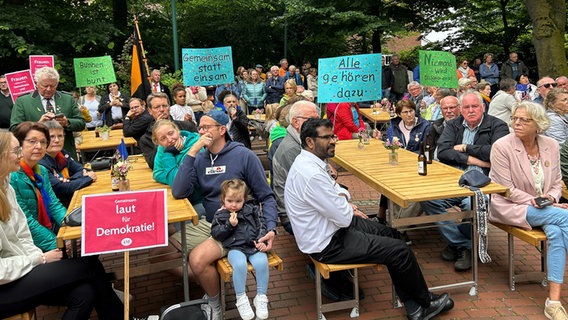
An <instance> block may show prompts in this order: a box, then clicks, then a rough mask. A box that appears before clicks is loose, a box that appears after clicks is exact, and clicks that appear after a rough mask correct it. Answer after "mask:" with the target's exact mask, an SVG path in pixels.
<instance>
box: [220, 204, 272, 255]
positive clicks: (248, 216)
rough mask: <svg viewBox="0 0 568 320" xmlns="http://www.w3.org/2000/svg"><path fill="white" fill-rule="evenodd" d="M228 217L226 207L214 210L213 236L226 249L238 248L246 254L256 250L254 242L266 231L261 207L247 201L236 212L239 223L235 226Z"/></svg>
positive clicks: (229, 214) (229, 213)
mask: <svg viewBox="0 0 568 320" xmlns="http://www.w3.org/2000/svg"><path fill="white" fill-rule="evenodd" d="M230 217H231V212H229V210H227V209H219V210H217V212H215V217H214V218H213V222H212V223H211V235H212V236H213V238H215V239H216V240H218V241H221V242H222V243H223V246H224V247H225V248H227V249H228V250H231V249H238V250H240V251H242V252H244V253H246V254H253V253H255V252H257V250H256V247H255V245H254V242H255V241H258V239H260V238H262V237H264V236H265V235H266V233H267V230H266V222H265V220H264V216H263V214H262V209H261V208H260V207H259V206H258V205H255V204H254V203H252V202H250V201H249V202H247V203H245V204H244V206H243V208H242V209H241V210H240V211H238V212H237V219H238V221H239V223H238V224H237V225H236V226H235V227H233V226H232V225H231V223H230V222H229V218H230Z"/></svg>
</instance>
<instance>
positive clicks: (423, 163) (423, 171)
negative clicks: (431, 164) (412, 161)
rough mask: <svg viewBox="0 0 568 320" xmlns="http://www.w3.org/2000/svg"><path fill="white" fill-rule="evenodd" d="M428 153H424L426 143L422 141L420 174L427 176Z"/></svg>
mask: <svg viewBox="0 0 568 320" xmlns="http://www.w3.org/2000/svg"><path fill="white" fill-rule="evenodd" d="M426 166H427V162H426V155H425V154H424V143H423V142H420V153H419V154H418V174H419V175H421V176H425V175H426V174H427V167H426Z"/></svg>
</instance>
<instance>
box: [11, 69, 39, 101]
mask: <svg viewBox="0 0 568 320" xmlns="http://www.w3.org/2000/svg"><path fill="white" fill-rule="evenodd" d="M6 82H8V89H10V94H11V95H12V101H14V102H16V99H17V98H18V97H19V96H21V95H24V94H26V93H28V92H32V91H34V90H35V84H34V79H33V77H32V73H31V72H30V70H23V71H16V72H11V73H6Z"/></svg>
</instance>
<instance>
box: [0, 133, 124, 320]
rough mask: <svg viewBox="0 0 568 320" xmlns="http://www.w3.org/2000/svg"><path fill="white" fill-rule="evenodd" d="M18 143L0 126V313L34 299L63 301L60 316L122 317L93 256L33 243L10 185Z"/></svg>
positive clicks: (31, 304) (26, 306)
mask: <svg viewBox="0 0 568 320" xmlns="http://www.w3.org/2000/svg"><path fill="white" fill-rule="evenodd" d="M21 155H22V148H21V147H20V143H19V141H18V139H16V138H15V137H14V136H13V135H12V133H10V132H9V131H0V234H1V235H2V237H0V318H2V319H4V318H7V317H10V316H13V315H16V314H19V313H22V312H25V311H27V310H30V309H33V308H35V307H37V306H39V305H53V306H65V307H66V308H67V309H66V310H65V311H64V313H63V314H62V315H61V319H64V320H87V319H89V318H90V316H91V312H92V310H93V308H94V309H96V311H97V315H98V316H99V318H101V319H110V320H119V319H123V305H122V303H121V302H120V300H119V298H118V297H117V295H116V294H115V293H114V292H113V289H112V286H111V283H110V282H109V281H108V280H106V273H105V270H104V267H103V265H102V264H101V263H100V261H99V260H98V258H97V257H96V256H91V257H82V258H78V259H66V260H62V258H63V253H62V251H61V250H60V249H58V248H55V249H51V250H48V251H45V252H42V250H41V249H40V248H38V247H36V246H35V245H34V242H33V239H32V236H31V232H30V229H29V227H28V224H27V221H26V216H25V214H24V212H23V211H22V209H21V208H20V205H19V204H18V201H17V200H16V194H15V192H14V189H13V188H12V186H11V185H10V173H11V172H16V171H18V170H20V157H21Z"/></svg>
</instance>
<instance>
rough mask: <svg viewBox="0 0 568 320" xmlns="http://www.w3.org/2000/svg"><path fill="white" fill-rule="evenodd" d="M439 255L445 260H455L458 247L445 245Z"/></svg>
mask: <svg viewBox="0 0 568 320" xmlns="http://www.w3.org/2000/svg"><path fill="white" fill-rule="evenodd" d="M440 256H441V257H442V259H443V260H445V261H456V260H457V259H458V248H456V247H454V246H451V245H447V246H446V247H445V248H444V250H442V253H441V254H440Z"/></svg>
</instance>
